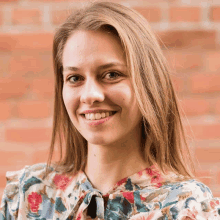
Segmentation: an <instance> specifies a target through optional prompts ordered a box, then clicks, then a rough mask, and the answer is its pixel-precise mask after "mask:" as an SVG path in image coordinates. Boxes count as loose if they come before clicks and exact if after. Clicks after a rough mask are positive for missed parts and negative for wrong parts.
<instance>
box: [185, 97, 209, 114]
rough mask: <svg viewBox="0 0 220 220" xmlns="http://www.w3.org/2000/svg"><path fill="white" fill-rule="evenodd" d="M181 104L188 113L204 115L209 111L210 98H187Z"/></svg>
mask: <svg viewBox="0 0 220 220" xmlns="http://www.w3.org/2000/svg"><path fill="white" fill-rule="evenodd" d="M181 106H182V108H183V110H184V112H185V114H186V115H202V114H207V113H209V110H210V103H209V100H206V99H201V98H193V97H192V98H185V99H183V100H181Z"/></svg>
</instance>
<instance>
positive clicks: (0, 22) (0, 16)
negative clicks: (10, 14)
mask: <svg viewBox="0 0 220 220" xmlns="http://www.w3.org/2000/svg"><path fill="white" fill-rule="evenodd" d="M2 24H3V13H2V11H1V10H0V25H2Z"/></svg>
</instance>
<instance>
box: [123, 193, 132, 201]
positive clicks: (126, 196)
mask: <svg viewBox="0 0 220 220" xmlns="http://www.w3.org/2000/svg"><path fill="white" fill-rule="evenodd" d="M122 195H123V196H124V197H125V198H126V199H127V200H128V201H129V202H130V203H134V194H133V192H123V193H122Z"/></svg>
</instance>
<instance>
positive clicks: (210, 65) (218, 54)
mask: <svg viewBox="0 0 220 220" xmlns="http://www.w3.org/2000/svg"><path fill="white" fill-rule="evenodd" d="M219 58H220V51H212V52H207V53H205V59H204V60H205V62H206V69H207V71H213V72H214V71H219V70H220V62H219Z"/></svg>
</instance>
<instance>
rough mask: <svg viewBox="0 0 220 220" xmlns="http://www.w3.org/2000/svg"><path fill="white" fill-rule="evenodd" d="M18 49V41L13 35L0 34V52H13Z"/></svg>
mask: <svg viewBox="0 0 220 220" xmlns="http://www.w3.org/2000/svg"><path fill="white" fill-rule="evenodd" d="M15 47H16V39H15V38H14V37H13V36H12V35H11V34H3V33H1V34H0V51H1V52H4V51H13V50H14V49H15Z"/></svg>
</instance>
